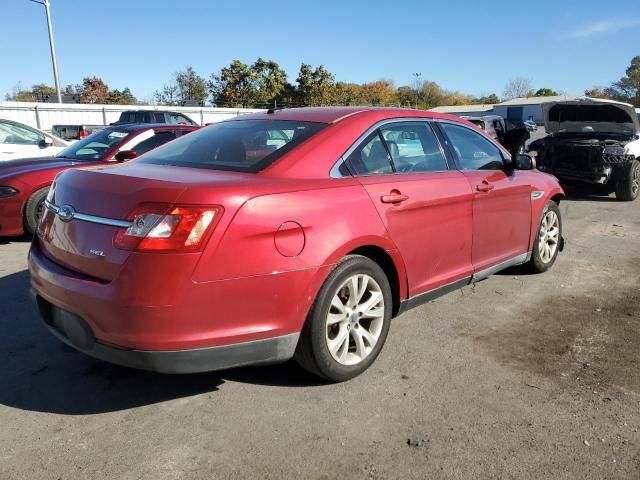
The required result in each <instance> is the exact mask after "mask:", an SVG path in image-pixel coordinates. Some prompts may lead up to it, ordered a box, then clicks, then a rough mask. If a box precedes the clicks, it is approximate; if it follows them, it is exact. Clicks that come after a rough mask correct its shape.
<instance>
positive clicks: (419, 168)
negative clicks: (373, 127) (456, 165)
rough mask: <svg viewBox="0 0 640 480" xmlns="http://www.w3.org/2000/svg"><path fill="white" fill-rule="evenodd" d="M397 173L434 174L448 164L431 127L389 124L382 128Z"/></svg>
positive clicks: (413, 124) (422, 124) (416, 124)
mask: <svg viewBox="0 0 640 480" xmlns="http://www.w3.org/2000/svg"><path fill="white" fill-rule="evenodd" d="M380 131H381V132H382V136H383V137H384V139H385V142H386V143H387V147H388V148H389V153H391V159H392V160H393V165H394V167H395V169H396V172H434V171H439V170H446V169H447V164H446V161H445V159H444V156H443V154H442V151H441V150H440V144H439V143H438V140H437V138H436V136H435V133H433V130H432V129H431V127H430V126H429V125H427V124H425V123H418V122H416V123H399V124H388V125H385V126H383V127H381V128H380Z"/></svg>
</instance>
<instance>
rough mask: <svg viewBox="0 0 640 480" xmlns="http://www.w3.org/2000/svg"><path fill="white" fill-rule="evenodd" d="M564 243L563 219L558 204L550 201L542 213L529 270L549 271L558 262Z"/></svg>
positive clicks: (534, 271) (536, 271) (537, 271)
mask: <svg viewBox="0 0 640 480" xmlns="http://www.w3.org/2000/svg"><path fill="white" fill-rule="evenodd" d="M561 242H562V219H561V218H560V209H559V208H558V204H557V203H556V202H554V201H553V200H549V203H547V206H546V207H545V209H544V211H543V212H542V218H541V220H540V225H539V226H538V234H537V236H536V241H535V242H534V245H533V252H531V260H530V261H529V269H530V270H531V271H532V272H533V273H542V272H546V271H547V270H549V269H550V268H551V267H552V266H553V264H554V263H555V261H556V258H557V257H558V253H559V252H560V247H561V244H562V243H561Z"/></svg>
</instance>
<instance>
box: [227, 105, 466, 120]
mask: <svg viewBox="0 0 640 480" xmlns="http://www.w3.org/2000/svg"><path fill="white" fill-rule="evenodd" d="M353 116H359V117H361V116H371V117H376V118H377V117H380V116H387V117H389V118H394V117H420V118H442V119H456V120H458V121H459V120H460V117H454V116H452V115H447V114H442V113H436V112H429V111H426V110H414V109H409V108H398V107H302V108H286V109H282V110H268V111H265V112H259V113H250V114H246V115H241V116H240V117H235V118H234V119H232V120H266V119H268V120H292V121H300V122H319V123H338V122H340V121H341V120H344V119H345V118H349V117H353Z"/></svg>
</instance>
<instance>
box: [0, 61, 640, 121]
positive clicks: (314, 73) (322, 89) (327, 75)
mask: <svg viewBox="0 0 640 480" xmlns="http://www.w3.org/2000/svg"><path fill="white" fill-rule="evenodd" d="M413 76H414V82H413V84H412V85H403V86H400V87H396V86H395V84H394V82H393V81H392V80H386V79H381V80H376V81H373V82H365V83H352V82H344V81H337V80H336V78H335V75H334V74H333V73H331V72H330V71H328V70H327V69H326V68H325V67H324V66H323V65H319V66H316V67H314V66H312V65H309V64H306V63H303V64H301V65H300V69H299V70H298V74H297V76H296V79H295V81H294V82H293V83H292V82H290V81H289V79H288V76H287V73H286V72H285V71H284V70H283V69H282V68H281V67H280V66H279V65H278V63H276V62H275V61H273V60H265V59H263V58H258V59H257V60H256V61H255V62H253V63H252V64H250V65H249V64H245V63H243V62H241V61H240V60H234V61H232V62H231V63H230V64H229V65H227V66H225V67H223V68H221V69H220V70H219V71H217V72H214V73H213V74H211V75H210V77H209V78H208V79H207V78H204V77H202V76H201V75H199V74H198V73H197V72H196V71H195V69H194V68H193V67H190V66H188V67H186V68H185V69H184V70H182V71H179V72H176V73H174V74H173V76H172V77H171V79H170V80H169V81H168V82H167V83H165V84H164V85H163V86H162V87H161V88H160V89H158V90H156V91H155V92H154V94H153V102H154V103H156V104H158V105H165V106H181V105H214V106H219V107H234V108H240V107H246V108H266V107H273V106H281V107H298V106H320V105H378V106H402V107H412V108H422V109H429V108H434V107H438V106H442V105H469V104H495V103H499V102H500V101H502V100H510V99H513V98H520V97H532V96H539V97H546V96H553V95H558V94H563V92H562V91H560V92H557V91H555V90H553V89H551V88H548V87H543V88H538V89H537V90H535V89H534V87H533V84H532V82H531V80H530V79H527V78H523V77H514V78H511V79H509V80H508V81H507V82H506V84H505V87H504V91H503V94H502V98H501V97H499V96H498V95H497V94H495V93H492V94H489V95H483V96H473V95H468V94H465V93H462V92H459V91H456V90H447V89H445V88H443V87H442V86H440V85H439V84H438V83H436V82H434V81H431V80H422V75H421V74H419V73H415V74H414V75H413ZM39 93H41V94H48V95H51V94H55V89H54V88H53V87H50V86H47V85H44V84H39V85H33V87H32V88H31V90H24V89H22V88H21V86H20V85H17V86H16V87H15V88H14V91H13V93H12V94H8V95H7V96H6V99H7V100H16V101H37V97H38V94H39ZM584 93H585V95H588V96H592V97H600V98H610V99H614V100H620V101H625V102H629V103H633V104H635V105H640V56H638V57H635V58H633V59H632V61H631V65H630V66H629V68H628V69H627V70H626V75H625V76H624V77H622V78H621V79H620V80H619V81H617V82H614V83H613V84H612V85H611V86H609V87H593V88H592V89H589V90H586V91H585V92H584ZM63 94H65V95H78V96H79V98H80V101H81V103H99V104H100V103H102V104H121V105H125V104H128V105H131V104H137V103H140V102H139V101H138V99H137V98H136V97H135V96H134V95H133V94H132V92H131V90H130V89H129V88H124V89H122V90H118V89H114V90H112V89H110V88H109V86H108V85H107V84H106V83H105V82H104V81H103V80H102V79H100V78H98V77H86V78H84V79H83V81H82V83H80V84H77V85H68V86H66V87H65V88H64V89H63Z"/></svg>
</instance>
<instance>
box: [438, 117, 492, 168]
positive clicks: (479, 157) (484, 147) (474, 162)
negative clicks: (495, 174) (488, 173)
mask: <svg viewBox="0 0 640 480" xmlns="http://www.w3.org/2000/svg"><path fill="white" fill-rule="evenodd" d="M441 125H442V129H443V130H444V132H445V133H446V135H447V137H449V141H450V142H451V146H452V147H453V149H454V150H455V152H456V155H457V157H458V161H459V162H460V168H461V169H462V170H499V169H501V168H502V166H503V164H504V161H503V159H502V152H501V151H500V149H499V148H498V147H497V146H495V145H494V144H493V143H492V142H490V141H489V140H487V139H486V138H484V137H483V136H482V135H480V134H479V133H476V132H474V131H472V130H471V129H469V128H466V127H461V126H458V125H454V124H451V123H442V124H441Z"/></svg>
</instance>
